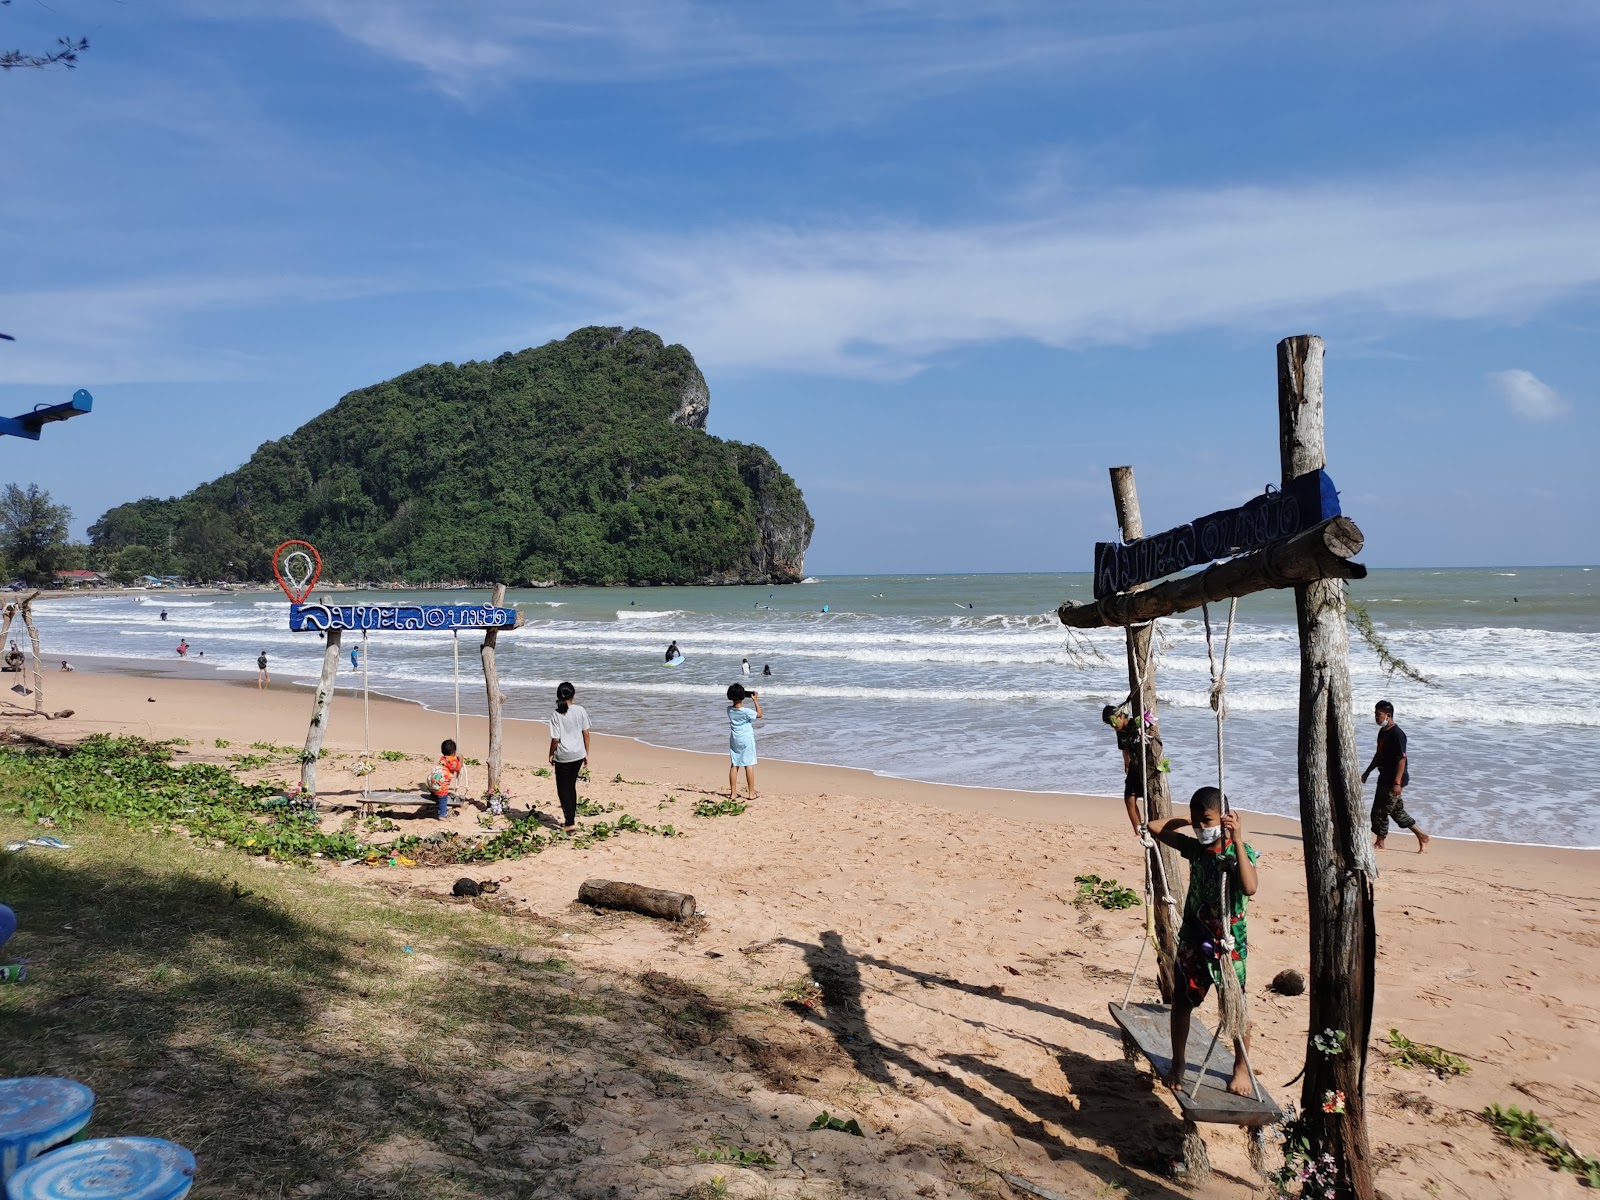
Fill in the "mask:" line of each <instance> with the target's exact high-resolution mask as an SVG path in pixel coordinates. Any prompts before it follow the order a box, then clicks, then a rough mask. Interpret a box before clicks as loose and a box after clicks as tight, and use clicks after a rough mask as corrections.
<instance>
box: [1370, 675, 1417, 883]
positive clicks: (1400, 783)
mask: <svg viewBox="0 0 1600 1200" xmlns="http://www.w3.org/2000/svg"><path fill="white" fill-rule="evenodd" d="M1372 716H1373V719H1374V720H1375V721H1377V723H1378V749H1377V752H1376V753H1375V754H1374V755H1373V756H1372V761H1371V762H1370V763H1368V764H1367V769H1366V770H1365V771H1363V772H1361V782H1362V783H1365V782H1366V781H1367V776H1368V775H1371V774H1372V772H1373V771H1374V770H1376V771H1377V772H1378V792H1377V794H1376V795H1375V796H1374V797H1373V798H1372V836H1373V838H1374V841H1373V848H1374V849H1377V850H1382V849H1383V848H1384V842H1386V841H1387V840H1388V838H1389V819H1390V818H1391V817H1392V818H1393V819H1394V823H1395V824H1396V825H1398V826H1400V828H1401V829H1409V830H1410V831H1411V832H1412V833H1414V834H1416V835H1417V853H1418V854H1421V853H1422V852H1423V851H1424V850H1426V849H1427V848H1428V843H1429V842H1430V841H1432V840H1433V839H1432V838H1430V837H1429V836H1428V835H1427V834H1426V833H1424V832H1423V831H1422V826H1421V825H1418V824H1417V819H1416V818H1415V817H1413V816H1412V815H1411V814H1410V813H1408V812H1407V811H1406V804H1405V801H1404V800H1402V799H1401V793H1402V792H1404V791H1405V786H1406V784H1408V783H1410V782H1411V772H1410V770H1409V769H1407V767H1406V733H1405V730H1403V729H1401V728H1400V726H1398V725H1396V724H1395V723H1394V705H1392V704H1390V703H1389V702H1388V701H1387V700H1379V701H1378V703H1377V706H1376V707H1375V708H1374V709H1373V713H1372Z"/></svg>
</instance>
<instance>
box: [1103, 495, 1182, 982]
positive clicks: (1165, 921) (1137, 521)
mask: <svg viewBox="0 0 1600 1200" xmlns="http://www.w3.org/2000/svg"><path fill="white" fill-rule="evenodd" d="M1111 496H1112V499H1113V500H1114V501H1115V502H1116V506H1117V525H1118V527H1119V528H1120V529H1121V531H1122V540H1123V541H1125V542H1127V541H1132V540H1133V539H1134V538H1137V537H1142V536H1143V535H1144V520H1143V518H1142V517H1141V516H1140V515H1139V493H1138V492H1137V491H1136V490H1135V488H1134V485H1133V468H1132V467H1112V468H1111ZM1142 586H1143V585H1141V587H1142ZM1134 590H1136V591H1137V590H1140V589H1138V588H1136V589H1134ZM1150 634H1151V629H1150V626H1149V625H1144V626H1142V627H1140V628H1137V629H1135V628H1131V627H1130V628H1129V629H1128V631H1127V637H1128V691H1129V693H1130V694H1131V695H1132V696H1133V697H1134V700H1133V719H1134V720H1135V721H1141V720H1143V719H1144V713H1145V712H1146V710H1148V711H1149V713H1150V718H1151V721H1152V723H1153V722H1154V721H1155V719H1156V672H1155V664H1154V663H1152V662H1151V659H1150ZM1146 749H1147V751H1148V754H1147V760H1146V763H1145V773H1146V776H1147V778H1148V779H1149V784H1148V789H1149V792H1150V794H1149V795H1148V796H1146V797H1145V799H1146V801H1147V802H1148V804H1149V808H1150V819H1151V820H1152V821H1154V820H1156V819H1157V818H1160V817H1170V816H1171V815H1172V798H1171V796H1170V795H1169V794H1168V791H1167V777H1166V775H1165V774H1164V773H1163V772H1162V771H1160V770H1158V769H1157V764H1158V763H1159V762H1160V755H1159V754H1158V753H1157V750H1156V747H1155V746H1154V745H1147V747H1146ZM1146 853H1147V854H1148V855H1149V856H1150V859H1151V861H1150V862H1149V864H1148V869H1149V871H1150V874H1151V877H1152V878H1153V879H1155V880H1156V885H1155V886H1156V895H1155V906H1156V949H1157V951H1158V953H1157V954H1156V974H1157V978H1158V980H1159V981H1160V984H1161V999H1162V1000H1164V1001H1166V1002H1167V1003H1168V1004H1170V1003H1172V979H1173V960H1174V957H1175V955H1176V954H1177V947H1178V919H1177V914H1175V913H1174V912H1173V909H1172V908H1171V906H1169V905H1167V904H1164V903H1162V898H1161V893H1160V887H1161V884H1160V878H1161V876H1160V873H1159V872H1158V871H1157V866H1156V864H1157V862H1158V861H1159V863H1160V865H1161V867H1162V868H1163V869H1165V871H1166V876H1167V891H1168V894H1170V895H1171V896H1172V898H1173V899H1175V900H1180V898H1181V897H1182V896H1183V894H1184V882H1183V877H1182V876H1181V875H1179V873H1178V856H1177V854H1176V853H1175V852H1174V851H1173V850H1171V849H1170V848H1168V847H1167V846H1165V845H1162V844H1160V843H1157V845H1156V848H1155V849H1154V850H1150V851H1146ZM1158 856H1159V857H1158ZM1180 902H1181V901H1180Z"/></svg>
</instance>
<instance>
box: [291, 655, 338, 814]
mask: <svg viewBox="0 0 1600 1200" xmlns="http://www.w3.org/2000/svg"><path fill="white" fill-rule="evenodd" d="M339 634H340V631H339V630H337V629H330V630H328V634H327V644H326V645H325V646H324V647H323V648H322V678H321V680H319V681H318V683H317V698H316V700H315V701H313V703H312V705H311V727H310V728H309V729H307V730H306V748H305V750H303V751H302V752H301V754H300V792H301V794H302V795H305V796H313V797H314V796H315V795H316V794H317V756H318V754H319V753H320V751H321V750H322V739H323V737H324V736H325V735H326V734H327V732H328V710H329V708H330V707H331V706H332V704H333V690H334V688H335V687H337V686H338V682H339Z"/></svg>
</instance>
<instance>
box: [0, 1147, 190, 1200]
mask: <svg viewBox="0 0 1600 1200" xmlns="http://www.w3.org/2000/svg"><path fill="white" fill-rule="evenodd" d="M193 1186H194V1155H193V1154H190V1153H189V1152H188V1151H187V1150H185V1149H184V1148H183V1147H182V1146H179V1145H177V1144H176V1143H175V1142H167V1141H162V1140H161V1139H160V1138H146V1137H114V1138H91V1139H90V1140H89V1141H87V1142H78V1143H77V1144H75V1145H72V1146H63V1147H62V1148H61V1149H59V1150H53V1151H51V1152H50V1153H49V1154H46V1155H43V1156H41V1157H39V1158H36V1159H34V1160H33V1161H32V1162H31V1163H29V1164H28V1165H27V1166H25V1167H23V1168H22V1170H20V1171H18V1172H17V1173H16V1174H15V1175H13V1176H12V1177H11V1178H10V1180H8V1181H7V1183H6V1200H182V1198H183V1197H184V1196H187V1195H188V1194H189V1189H190V1188H192V1187H193Z"/></svg>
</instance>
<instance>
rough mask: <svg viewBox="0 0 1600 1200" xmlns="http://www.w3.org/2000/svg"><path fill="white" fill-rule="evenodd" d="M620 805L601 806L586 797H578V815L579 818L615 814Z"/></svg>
mask: <svg viewBox="0 0 1600 1200" xmlns="http://www.w3.org/2000/svg"><path fill="white" fill-rule="evenodd" d="M621 807H622V805H620V804H601V803H599V802H598V801H595V800H591V799H589V797H587V796H579V797H578V815H579V816H580V817H603V816H605V815H606V814H607V813H613V812H616V811H617V809H619V808H621Z"/></svg>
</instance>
